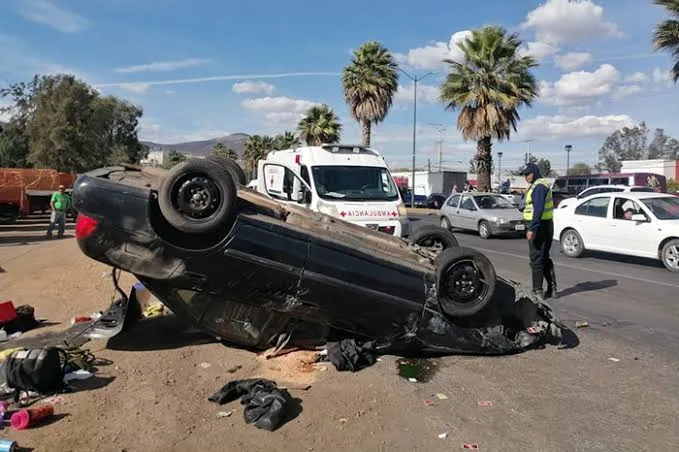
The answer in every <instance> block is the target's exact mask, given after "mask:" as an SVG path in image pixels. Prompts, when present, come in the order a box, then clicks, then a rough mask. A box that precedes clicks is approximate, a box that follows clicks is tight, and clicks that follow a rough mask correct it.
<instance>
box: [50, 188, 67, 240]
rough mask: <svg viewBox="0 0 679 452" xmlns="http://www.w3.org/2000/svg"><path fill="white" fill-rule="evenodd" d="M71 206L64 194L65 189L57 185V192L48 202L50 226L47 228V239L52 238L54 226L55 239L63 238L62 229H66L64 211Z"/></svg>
mask: <svg viewBox="0 0 679 452" xmlns="http://www.w3.org/2000/svg"><path fill="white" fill-rule="evenodd" d="M70 205H71V197H70V196H68V194H67V193H66V187H64V186H63V185H59V191H56V192H54V193H53V194H52V199H51V200H50V208H51V209H52V213H51V215H50V225H49V227H48V228H47V237H48V238H52V231H53V230H54V226H55V225H58V230H57V237H58V238H62V237H63V236H64V229H65V228H66V209H68V208H69V206H70Z"/></svg>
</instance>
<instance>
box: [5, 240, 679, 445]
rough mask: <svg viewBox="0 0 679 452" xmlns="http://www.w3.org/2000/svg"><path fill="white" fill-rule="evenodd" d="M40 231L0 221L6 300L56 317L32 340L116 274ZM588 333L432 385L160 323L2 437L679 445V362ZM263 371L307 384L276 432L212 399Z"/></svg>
mask: <svg viewBox="0 0 679 452" xmlns="http://www.w3.org/2000/svg"><path fill="white" fill-rule="evenodd" d="M22 234H25V235H26V237H29V236H30V237H31V239H30V240H25V239H21V238H19V239H17V238H16V236H22V237H23V235H22ZM41 234H42V232H41V229H40V228H35V231H34V232H33V233H28V232H25V233H21V234H17V233H16V231H14V232H11V233H10V232H8V231H7V230H2V229H1V228H0V267H1V268H2V269H3V270H4V271H3V270H0V301H2V300H12V301H13V302H14V304H15V306H18V305H21V304H30V305H32V306H34V307H35V310H36V316H37V317H38V318H42V319H46V320H48V321H49V322H51V323H52V324H51V325H50V326H46V327H44V328H40V329H38V330H34V331H32V332H30V333H28V334H30V335H36V334H43V333H45V332H49V331H58V330H62V329H65V328H67V327H68V326H70V319H71V318H72V317H73V316H75V315H87V314H90V313H92V312H93V311H98V310H101V309H104V308H105V307H106V306H108V304H109V302H110V301H111V297H112V295H113V290H112V286H111V283H110V279H109V278H108V277H107V276H106V275H107V274H108V273H109V269H108V268H106V267H105V266H103V265H100V264H98V263H96V262H94V261H91V260H89V259H88V258H86V257H85V256H84V255H83V254H82V253H81V252H80V251H79V249H78V248H77V245H76V243H75V240H74V239H73V238H66V239H63V240H53V241H50V242H45V241H43V240H42V239H41V238H40V235H41ZM10 235H11V236H12V237H14V238H12V239H7V237H9V236H10ZM3 237H5V239H4V241H3ZM124 282H125V284H126V286H127V287H129V285H130V284H132V283H133V282H134V279H133V278H132V277H131V276H129V275H127V276H126V277H125V279H124ZM577 331H578V334H579V336H580V345H579V346H578V347H576V348H573V349H569V350H561V349H557V348H549V349H546V350H538V351H533V352H529V353H525V354H522V355H517V356H511V357H497V358H483V357H447V358H442V359H439V360H437V361H436V363H437V364H436V366H437V367H438V368H439V370H438V372H437V373H435V375H434V376H433V377H432V379H431V380H430V381H429V382H418V383H412V382H409V381H408V380H406V379H404V378H401V377H400V376H398V374H397V372H396V364H395V360H396V358H395V357H390V356H386V357H382V359H381V361H379V362H378V363H376V364H375V365H374V366H372V367H370V368H368V369H364V370H362V371H360V372H357V373H349V372H341V373H340V372H337V371H336V370H335V369H334V368H333V367H332V366H331V365H329V364H316V365H314V364H309V360H310V358H311V356H312V353H309V352H299V353H293V354H290V355H287V356H285V357H281V358H275V359H271V360H265V359H263V358H262V357H261V356H257V355H255V354H253V353H250V352H247V351H243V350H239V349H235V348H228V347H225V346H224V345H221V344H219V343H214V342H212V341H211V340H210V338H206V337H205V336H203V335H201V334H198V333H196V332H195V331H193V330H190V329H189V330H186V329H185V328H184V327H183V326H182V325H178V324H177V322H176V321H175V319H173V318H172V317H158V318H154V319H149V320H146V321H144V322H143V323H140V324H139V325H138V326H136V327H135V328H134V329H132V330H131V331H129V332H127V333H125V334H123V335H121V336H119V337H117V338H114V339H113V340H111V341H109V342H108V343H107V342H104V341H94V342H90V343H88V344H86V345H85V347H86V348H88V349H89V350H90V351H91V352H93V353H94V354H95V355H96V356H97V357H99V358H105V359H107V360H110V361H111V364H110V365H107V366H101V367H99V369H98V372H97V374H96V377H95V378H93V379H90V380H86V381H84V382H80V384H79V385H78V387H77V388H76V389H77V390H76V391H75V392H73V393H69V394H65V395H63V400H62V401H61V402H59V403H58V404H57V409H56V413H57V415H58V416H56V418H55V420H54V421H53V422H51V423H48V424H46V425H42V426H40V427H38V428H34V429H29V430H25V431H20V432H16V431H12V430H10V429H9V428H5V430H4V431H3V432H2V433H1V434H0V436H2V437H4V438H11V439H13V440H16V441H18V443H19V445H20V446H22V447H24V448H27V450H35V451H57V450H58V451H92V450H97V451H130V452H131V451H161V450H163V451H167V450H170V451H186V450H201V451H209V450H247V451H260V450H261V451H277V450H281V451H328V450H360V451H412V450H418V451H419V450H427V451H447V450H464V449H463V445H464V444H465V443H477V444H478V445H479V450H482V451H514V450H516V451H518V450H540V451H581V450H582V451H584V450H621V451H623V450H624V451H628V450H630V451H631V450H635V451H636V450H644V451H645V450H648V451H651V450H653V451H657V450H676V445H677V444H679V432H678V427H677V425H676V421H675V420H676V419H677V414H679V379H677V378H676V375H677V371H678V370H679V369H678V367H679V366H677V363H676V361H672V360H670V359H665V358H664V357H662V356H656V355H655V354H653V353H652V351H648V350H641V349H632V348H630V347H629V346H627V345H624V343H623V342H620V341H617V340H615V338H614V337H611V336H610V335H608V334H607V333H606V332H605V331H599V330H597V329H596V328H589V329H585V330H577ZM610 358H616V359H619V361H614V360H610ZM237 366H241V367H240V368H239V369H238V370H236V371H235V372H233V373H229V372H228V371H229V370H233V368H234V367H237ZM254 376H262V377H266V378H270V379H274V380H276V381H278V383H279V385H282V386H290V385H292V386H298V385H303V384H309V385H311V387H310V388H309V389H308V390H300V389H290V393H291V394H292V395H293V397H295V398H298V399H300V402H299V405H300V408H299V410H298V411H299V413H298V414H297V416H296V417H295V419H293V420H292V421H290V422H289V423H287V424H285V425H284V426H282V427H281V428H280V429H279V430H277V431H275V432H266V431H263V430H258V429H257V428H255V427H254V426H252V425H247V424H245V422H244V420H243V411H242V409H241V406H240V404H239V403H238V402H237V401H236V402H232V403H229V404H227V405H224V406H218V405H216V404H214V403H211V402H209V401H208V400H207V397H209V396H210V395H212V394H213V393H214V392H215V391H217V390H218V389H219V388H220V387H221V386H222V385H224V384H225V383H227V382H228V381H230V380H232V379H241V378H249V377H254ZM437 394H443V395H444V396H445V398H440V397H439V396H437ZM427 401H429V402H427ZM484 401H490V402H491V403H492V406H481V405H488V404H483V403H482V404H479V402H484ZM220 411H227V412H228V411H231V412H232V414H231V415H230V416H229V417H217V413H218V412H220ZM440 434H447V436H445V438H439V435H440Z"/></svg>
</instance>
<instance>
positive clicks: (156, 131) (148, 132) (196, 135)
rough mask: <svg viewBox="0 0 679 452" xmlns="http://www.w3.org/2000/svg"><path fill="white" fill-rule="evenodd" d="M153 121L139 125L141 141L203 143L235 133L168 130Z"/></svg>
mask: <svg viewBox="0 0 679 452" xmlns="http://www.w3.org/2000/svg"><path fill="white" fill-rule="evenodd" d="M151 121H153V120H146V121H145V120H143V119H142V121H141V124H140V125H139V139H141V140H142V141H152V142H154V143H159V144H175V143H185V142H188V141H203V140H211V139H213V138H220V137H223V136H226V135H230V134H231V133H233V132H229V131H226V130H219V129H210V128H200V129H198V130H197V131H196V130H192V131H190V132H187V131H182V130H167V129H165V128H163V127H162V126H161V125H160V124H158V123H156V122H151Z"/></svg>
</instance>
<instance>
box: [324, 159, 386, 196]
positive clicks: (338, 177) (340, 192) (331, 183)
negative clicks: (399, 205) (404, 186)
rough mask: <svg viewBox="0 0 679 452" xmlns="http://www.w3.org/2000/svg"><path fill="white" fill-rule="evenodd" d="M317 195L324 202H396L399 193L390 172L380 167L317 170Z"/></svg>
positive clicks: (331, 167) (332, 167) (326, 167)
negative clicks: (342, 200) (332, 200)
mask: <svg viewBox="0 0 679 452" xmlns="http://www.w3.org/2000/svg"><path fill="white" fill-rule="evenodd" d="M311 172H312V174H313V178H314V183H315V184H316V191H317V192H318V196H320V197H321V198H323V199H345V200H351V201H396V200H397V199H398V196H399V195H398V189H397V188H396V184H394V181H393V179H392V178H391V174H390V173H389V170H388V169H387V168H384V167H378V166H314V167H312V168H311Z"/></svg>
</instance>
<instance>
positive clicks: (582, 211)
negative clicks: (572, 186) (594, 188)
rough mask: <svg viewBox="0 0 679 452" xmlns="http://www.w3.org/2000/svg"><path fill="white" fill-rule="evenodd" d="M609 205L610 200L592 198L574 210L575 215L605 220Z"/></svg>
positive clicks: (607, 198)
mask: <svg viewBox="0 0 679 452" xmlns="http://www.w3.org/2000/svg"><path fill="white" fill-rule="evenodd" d="M610 203H611V198H609V197H604V198H594V199H590V200H589V201H585V202H583V203H582V204H580V205H579V206H578V207H576V208H575V214H576V215H585V216H588V217H598V218H606V215H607V214H608V205H609V204H610Z"/></svg>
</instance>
